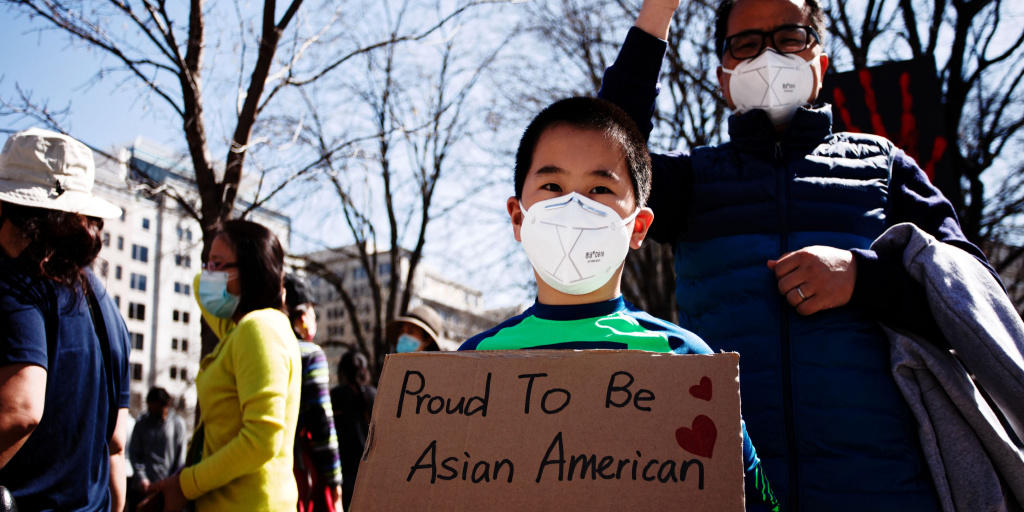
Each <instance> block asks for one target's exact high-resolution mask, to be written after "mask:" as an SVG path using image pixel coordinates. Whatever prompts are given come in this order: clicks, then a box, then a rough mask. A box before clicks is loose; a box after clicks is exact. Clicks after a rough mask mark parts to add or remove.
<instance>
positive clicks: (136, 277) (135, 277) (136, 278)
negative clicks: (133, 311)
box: [131, 272, 146, 292]
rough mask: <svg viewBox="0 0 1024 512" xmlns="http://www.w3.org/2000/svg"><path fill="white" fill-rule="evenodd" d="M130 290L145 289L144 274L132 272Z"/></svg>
mask: <svg viewBox="0 0 1024 512" xmlns="http://www.w3.org/2000/svg"><path fill="white" fill-rule="evenodd" d="M131 286H132V290H139V291H143V292H144V291H146V276H144V275H142V274H136V273H134V272H132V277H131Z"/></svg>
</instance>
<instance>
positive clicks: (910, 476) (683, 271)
mask: <svg viewBox="0 0 1024 512" xmlns="http://www.w3.org/2000/svg"><path fill="white" fill-rule="evenodd" d="M678 5H679V0H645V1H644V3H643V7H642V8H641V11H640V14H639V16H638V18H637V21H636V26H635V27H634V28H633V29H631V30H630V33H629V35H628V36H627V37H626V41H625V43H624V44H623V46H622V49H621V51H620V53H619V57H618V59H617V60H616V61H615V63H614V64H613V65H612V66H611V67H609V68H608V70H607V71H606V73H605V77H604V83H603V85H602V90H601V93H600V96H601V97H603V98H605V99H608V100H611V101H613V102H614V103H616V104H618V105H619V106H620V107H622V108H623V109H625V110H626V111H627V112H628V113H629V114H630V115H631V116H632V117H633V119H634V121H636V122H637V125H638V126H639V127H640V129H641V131H642V132H643V133H645V134H649V133H650V131H651V129H652V124H651V120H650V117H651V114H652V113H653V112H654V108H655V102H656V98H657V94H658V79H659V73H660V69H661V61H662V58H663V57H664V54H665V50H666V42H665V41H664V40H663V39H665V38H667V35H668V28H669V24H670V22H671V20H672V14H673V12H674V11H675V9H676V8H677V7H678ZM825 33H826V30H825V27H824V15H823V13H822V9H821V6H820V5H819V4H818V3H817V1H816V0H724V1H722V2H721V3H720V4H719V6H718V9H717V11H716V20H715V43H716V49H717V50H718V54H719V57H720V59H721V66H720V67H719V68H718V70H717V75H718V80H719V83H720V85H721V90H722V96H723V99H724V100H725V103H726V104H727V105H728V106H729V108H730V109H732V110H733V115H732V116H731V117H730V118H729V142H727V143H724V144H721V145H719V146H714V147H700V148H692V152H691V153H689V154H679V153H671V154H667V155H657V154H652V155H651V156H652V161H653V167H654V175H653V182H652V190H651V199H650V201H649V205H650V207H651V208H652V209H654V212H655V214H656V217H657V219H658V222H655V223H653V224H652V226H651V230H650V235H649V236H651V237H653V238H654V239H655V240H657V241H659V242H662V243H671V244H674V249H675V251H674V252H675V273H676V284H677V288H676V300H677V302H678V304H679V311H680V313H679V324H680V325H681V326H682V327H684V328H687V329H689V330H692V331H693V332H695V333H697V334H698V335H700V336H701V337H702V338H703V339H704V340H706V341H707V342H708V344H709V345H710V346H711V348H712V349H715V350H727V351H736V352H739V353H740V355H741V365H740V385H741V392H742V396H743V411H744V419H745V420H746V422H747V428H748V432H749V434H750V438H751V439H752V440H753V441H754V442H755V443H756V444H757V446H758V452H759V454H760V455H761V457H762V461H763V464H764V467H765V471H766V473H767V475H768V478H769V479H770V480H771V482H772V485H773V487H774V488H775V491H776V496H777V497H778V498H779V501H780V503H781V505H782V508H783V510H801V509H803V510H814V511H817V510H827V511H842V510H861V511H863V510H872V511H880V510H914V511H925V510H938V508H939V505H938V502H937V498H936V491H935V488H934V485H933V484H932V479H931V476H930V474H929V471H928V468H927V465H926V462H925V460H924V457H923V455H922V452H921V447H920V442H919V439H918V433H917V424H916V421H915V419H914V416H913V415H912V414H911V412H910V410H909V408H908V407H907V405H906V404H905V402H904V400H903V398H902V396H901V394H900V392H899V390H898V389H897V387H896V384H895V382H894V380H893V378H892V376H891V374H890V370H889V346H888V342H887V340H886V337H885V335H884V333H883V332H882V330H881V329H880V328H879V326H878V322H879V321H884V322H886V323H888V324H889V325H891V326H897V327H900V328H903V329H907V330H911V331H914V332H918V333H921V334H933V333H934V332H935V327H934V320H933V318H932V317H931V314H930V312H929V311H928V309H927V304H926V302H925V298H924V294H923V291H922V288H921V287H920V285H918V284H916V283H915V282H914V281H913V280H912V279H911V278H910V277H909V276H908V275H907V273H906V272H905V271H904V270H903V268H902V265H901V261H900V258H899V255H887V254H878V253H876V252H875V251H872V250H870V249H869V247H870V245H871V243H872V241H873V240H874V239H875V238H877V237H878V236H879V235H881V234H882V233H883V232H884V231H885V230H886V229H887V228H889V227H890V226H892V225H894V224H897V223H900V222H912V223H914V224H916V225H917V226H918V227H920V228H921V229H923V230H925V231H927V232H929V233H931V234H932V235H933V236H935V237H936V238H938V239H939V240H941V241H943V242H946V243H949V244H952V245H956V246H958V247H961V248H962V249H964V250H966V251H968V252H969V253H971V254H973V255H975V256H976V257H977V258H978V259H979V260H981V261H982V262H984V261H985V259H984V255H983V254H982V253H981V251H980V250H978V248H977V247H975V246H974V245H972V244H971V243H969V242H968V241H967V240H966V238H965V237H964V235H963V233H962V231H961V229H960V225H959V223H958V222H957V219H956V215H955V213H954V210H953V208H952V206H951V205H950V204H949V202H948V201H947V200H946V199H945V198H944V197H943V196H942V194H941V193H940V192H939V191H938V190H937V189H936V188H935V187H933V186H932V185H931V184H930V183H929V182H928V179H927V178H926V177H925V175H924V173H923V172H922V171H921V169H920V168H919V167H918V166H917V164H916V163H915V162H914V161H913V160H912V159H911V158H910V157H908V156H907V155H906V154H905V153H903V152H902V151H901V150H899V149H898V148H896V147H895V146H894V145H893V144H892V143H891V142H890V141H888V140H886V139H884V138H881V137H876V136H871V135H862V134H851V133H835V134H833V133H832V113H831V107H830V106H829V105H827V104H817V103H816V100H817V97H818V92H819V90H820V89H821V83H822V76H823V75H824V73H825V70H826V69H827V68H828V63H829V60H828V56H827V55H826V54H825V53H824V51H823V47H822V37H824V35H825ZM986 264H987V263H986ZM934 339H941V336H939V337H938V338H934Z"/></svg>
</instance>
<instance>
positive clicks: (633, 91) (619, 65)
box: [597, 27, 668, 139]
mask: <svg viewBox="0 0 1024 512" xmlns="http://www.w3.org/2000/svg"><path fill="white" fill-rule="evenodd" d="M667 49H668V43H666V42H665V41H664V40H661V39H658V37H657V36H653V35H651V34H649V33H647V32H644V31H643V30H641V29H639V28H637V27H633V28H631V29H629V33H628V34H626V40H625V41H624V42H623V43H622V49H621V50H619V55H618V57H617V58H616V59H615V62H614V63H612V65H611V66H608V69H606V70H605V71H604V79H603V80H602V81H601V90H600V91H598V93H597V97H598V98H601V99H605V100H608V101H610V102H612V103H614V104H615V105H617V106H618V107H619V108H621V109H622V110H624V111H625V112H626V114H628V115H629V117H630V118H631V119H632V120H633V122H634V123H635V124H636V127H637V128H638V129H639V130H640V133H641V134H643V136H644V138H645V139H646V138H649V137H650V136H651V130H653V129H654V124H653V123H652V122H651V118H652V117H653V116H654V107H655V105H656V101H657V99H658V93H659V92H660V91H661V86H660V83H659V79H660V77H661V63H662V61H663V60H664V59H665V52H666V50H667Z"/></svg>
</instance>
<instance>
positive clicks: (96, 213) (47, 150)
mask: <svg viewBox="0 0 1024 512" xmlns="http://www.w3.org/2000/svg"><path fill="white" fill-rule="evenodd" d="M95 180H96V164H95V163H94V162H93V158H92V150H91V149H89V148H88V147H86V145H85V144H82V143H81V142H78V141H77V140H75V139H73V138H71V137H69V136H67V135H62V134H60V133H56V132H51V131H48V130H42V129H39V128H29V129H28V130H24V131H20V132H17V133H15V134H14V135H11V136H10V137H9V138H8V139H7V142H6V143H5V144H4V149H3V151H2V152H0V201H4V202H7V203H13V204H18V205H22V206H31V207H35V208H45V209H48V210H60V211H64V212H71V213H78V214H81V215H85V216H87V217H99V218H101V219H110V218H114V217H120V216H121V209H120V208H118V207H117V206H114V205H113V204H111V203H109V202H107V201H104V200H103V199H100V198H98V197H96V196H94V195H92V187H93V182H94V181H95Z"/></svg>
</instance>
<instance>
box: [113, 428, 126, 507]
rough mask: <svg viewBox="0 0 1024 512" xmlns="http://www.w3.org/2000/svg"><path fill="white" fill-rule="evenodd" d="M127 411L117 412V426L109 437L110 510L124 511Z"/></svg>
mask: <svg viewBox="0 0 1024 512" xmlns="http://www.w3.org/2000/svg"><path fill="white" fill-rule="evenodd" d="M127 424H128V409H120V410H118V411H117V424H116V425H115V426H114V434H113V435H112V436H110V443H109V444H110V510H111V512H121V511H122V510H124V504H125V493H126V491H127V488H128V482H127V479H126V478H125V471H124V448H125V443H126V442H127V436H128V434H127V432H126V429H127Z"/></svg>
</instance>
